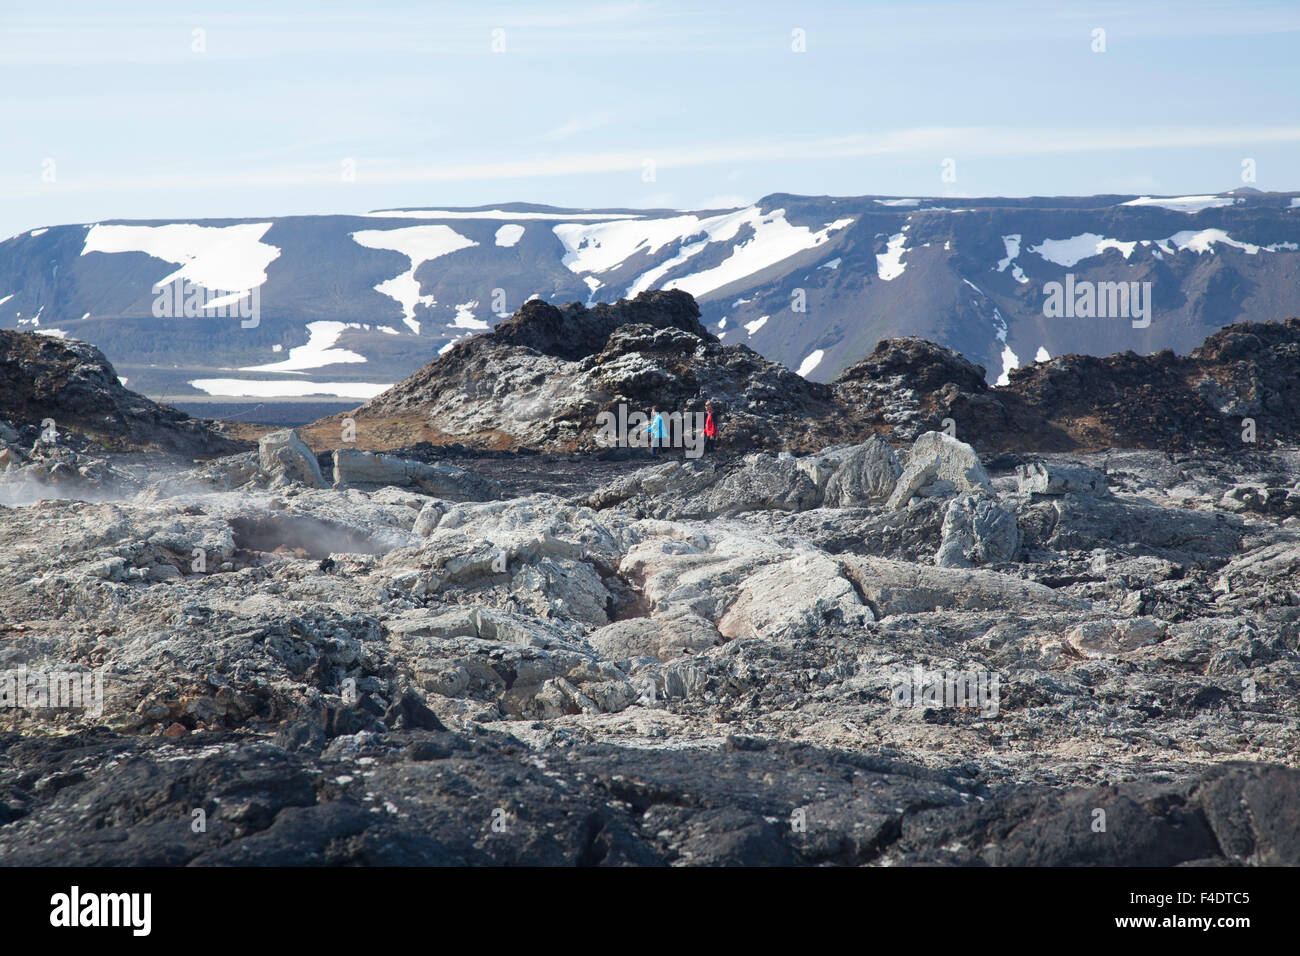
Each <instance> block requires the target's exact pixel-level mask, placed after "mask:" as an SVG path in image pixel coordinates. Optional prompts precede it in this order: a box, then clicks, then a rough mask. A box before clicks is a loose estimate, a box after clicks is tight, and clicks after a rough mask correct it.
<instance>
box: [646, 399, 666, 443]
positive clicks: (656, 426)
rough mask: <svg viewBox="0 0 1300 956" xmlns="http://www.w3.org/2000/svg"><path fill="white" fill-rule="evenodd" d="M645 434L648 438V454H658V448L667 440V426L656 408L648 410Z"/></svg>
mask: <svg viewBox="0 0 1300 956" xmlns="http://www.w3.org/2000/svg"><path fill="white" fill-rule="evenodd" d="M645 430H646V434H648V435H649V436H650V454H651V455H657V454H659V448H660V446H661V445H663V443H664V442H665V441H667V439H668V426H667V425H665V424H664V416H663V415H662V414H661V413H660V411H659V409H658V408H656V407H653V406H652V407H651V409H650V424H649V425H647V426H646V429H645Z"/></svg>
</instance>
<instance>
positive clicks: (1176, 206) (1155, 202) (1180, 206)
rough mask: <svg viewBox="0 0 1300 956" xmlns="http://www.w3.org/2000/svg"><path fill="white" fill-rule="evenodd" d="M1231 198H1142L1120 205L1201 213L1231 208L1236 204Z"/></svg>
mask: <svg viewBox="0 0 1300 956" xmlns="http://www.w3.org/2000/svg"><path fill="white" fill-rule="evenodd" d="M1235 201H1236V200H1234V199H1233V198H1232V197H1231V196H1172V197H1169V196H1166V197H1161V196H1141V197H1139V198H1137V199H1130V200H1129V201H1128V202H1124V203H1120V205H1121V206H1159V207H1161V208H1162V209H1172V210H1174V212H1187V213H1192V212H1200V211H1201V210H1202V209H1217V208H1219V207H1220V206H1231V205H1232V204H1233V202H1235Z"/></svg>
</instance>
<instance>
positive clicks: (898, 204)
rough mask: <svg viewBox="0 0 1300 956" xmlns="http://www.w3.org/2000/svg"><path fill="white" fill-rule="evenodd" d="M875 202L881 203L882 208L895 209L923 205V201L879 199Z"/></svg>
mask: <svg viewBox="0 0 1300 956" xmlns="http://www.w3.org/2000/svg"><path fill="white" fill-rule="evenodd" d="M874 201H875V202H878V203H880V205H882V206H892V207H894V208H899V207H903V208H906V207H908V206H919V205H920V204H921V200H919V199H877V200H874Z"/></svg>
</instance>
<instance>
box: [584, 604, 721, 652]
mask: <svg viewBox="0 0 1300 956" xmlns="http://www.w3.org/2000/svg"><path fill="white" fill-rule="evenodd" d="M720 640H721V637H720V636H719V634H718V629H717V628H715V627H714V626H713V625H712V624H711V623H710V622H708V621H706V620H705V619H704V618H702V617H700V616H699V615H698V614H692V613H690V612H685V613H680V614H676V615H673V616H670V617H667V618H663V617H653V618H651V617H634V618H628V619H627V620H625V621H615V622H614V623H613V624H606V625H605V626H604V627H601V628H597V629H596V630H594V631H592V632H591V633H590V634H589V635H587V641H588V642H589V643H590V644H591V646H592V647H594V648H595V649H596V651H597V652H598V653H599V654H600V656H601V657H603V658H605V659H606V660H611V661H626V660H631V659H633V658H636V657H655V658H658V659H659V660H661V661H670V660H672V659H673V658H676V657H681V656H683V655H685V654H688V653H691V652H694V651H701V650H704V649H705V648H708V647H712V646H713V645H714V644H717V643H719V641H720Z"/></svg>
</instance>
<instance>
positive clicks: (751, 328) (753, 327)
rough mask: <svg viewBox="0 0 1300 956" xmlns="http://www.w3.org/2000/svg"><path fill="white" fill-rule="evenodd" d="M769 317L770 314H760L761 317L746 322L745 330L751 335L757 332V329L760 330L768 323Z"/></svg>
mask: <svg viewBox="0 0 1300 956" xmlns="http://www.w3.org/2000/svg"><path fill="white" fill-rule="evenodd" d="M768 318H769V316H766V315H764V316H760V317H759V318H757V319H755V320H754V321H753V322H746V323H745V331H746V332H748V333H749V334H750V335H753V334H754V333H755V332H757V331H758V330H759V329H761V328H762V327H763V326H765V325H767V320H768Z"/></svg>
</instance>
